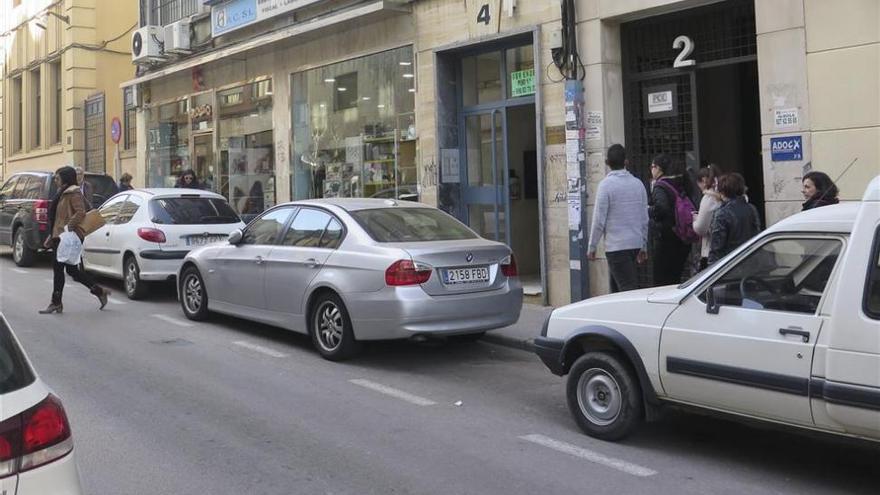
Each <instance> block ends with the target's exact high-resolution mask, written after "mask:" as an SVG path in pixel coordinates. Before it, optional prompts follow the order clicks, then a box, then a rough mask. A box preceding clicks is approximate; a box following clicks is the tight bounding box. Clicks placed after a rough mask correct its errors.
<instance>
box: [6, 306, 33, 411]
mask: <svg viewBox="0 0 880 495" xmlns="http://www.w3.org/2000/svg"><path fill="white" fill-rule="evenodd" d="M34 380H36V377H35V376H34V371H33V370H32V369H31V366H30V364H28V362H27V359H25V357H24V353H22V352H21V348H20V347H19V346H18V342H16V340H15V338H14V337H13V336H12V330H10V329H9V326H8V323H7V322H6V318H3V317H0V394H6V393H9V392H13V391H15V390H18V389H21V388H24V387H27V386H28V385H30V384H31V383H34Z"/></svg>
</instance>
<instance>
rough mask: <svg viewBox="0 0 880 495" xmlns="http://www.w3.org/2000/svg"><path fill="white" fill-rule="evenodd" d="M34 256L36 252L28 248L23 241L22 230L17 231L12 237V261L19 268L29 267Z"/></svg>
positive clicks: (32, 262)
mask: <svg viewBox="0 0 880 495" xmlns="http://www.w3.org/2000/svg"><path fill="white" fill-rule="evenodd" d="M36 256H37V253H36V251H34V250H33V249H31V248H29V247H28V246H27V242H25V240H24V229H21V228H19V229H17V230H16V231H15V234H14V235H13V237H12V261H14V262H15V264H16V265H18V266H21V267H25V266H31V265H33V264H34V258H35V257H36Z"/></svg>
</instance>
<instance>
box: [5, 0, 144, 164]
mask: <svg viewBox="0 0 880 495" xmlns="http://www.w3.org/2000/svg"><path fill="white" fill-rule="evenodd" d="M11 5H12V2H11V0H0V11H2V12H10V13H11V14H10V15H9V16H8V17H7V18H6V26H2V25H0V30H2V31H5V30H7V29H9V28H10V27H14V26H16V25H18V24H20V23H21V22H23V21H26V20H27V19H29V18H31V17H33V16H34V15H38V17H37V18H36V19H34V20H32V21H30V22H27V23H26V24H25V25H24V26H23V27H21V28H19V29H17V30H16V31H15V32H14V33H13V34H12V35H11V36H7V37H5V38H0V44H2V46H5V47H6V54H5V55H3V54H2V53H0V55H2V56H4V59H5V60H6V63H7V66H6V73H5V77H4V78H3V80H2V84H0V86H2V90H0V91H2V93H0V101H2V104H3V113H2V116H0V118H2V123H0V132H2V134H3V137H2V141H0V142H2V143H3V145H0V153H2V154H3V158H2V159H0V163H2V164H3V169H2V175H3V176H4V177H8V176H9V175H10V174H11V173H14V172H16V171H21V170H51V169H54V168H57V167H59V166H61V165H65V164H76V165H81V164H83V160H84V156H85V153H84V150H85V141H84V115H83V103H84V100H85V99H86V98H88V97H90V96H93V95H96V94H99V93H104V95H105V130H104V132H105V143H106V152H105V156H106V162H105V167H106V172H108V173H110V174H113V173H114V169H113V154H114V151H115V148H114V145H113V142H112V140H111V139H110V122H111V119H112V118H113V117H114V116H117V117H120V119H121V118H122V104H123V103H122V90H121V89H120V88H119V84H120V83H122V82H123V81H125V80H128V79H131V78H132V77H133V76H134V70H135V68H134V65H132V64H131V54H130V49H129V46H130V40H131V33H130V32H128V30H129V29H130V28H134V27H135V24H136V23H137V21H138V2H137V0H114V1H106V0H105V1H98V0H57V1H55V0H30V1H25V2H22V5H21V6H19V7H16V8H15V9H14V10H13V9H12V6H11ZM47 8H48V9H49V10H52V11H53V12H55V13H56V14H58V15H59V16H67V17H68V22H65V21H62V20H60V19H58V18H57V17H56V16H52V15H50V16H43V15H39V14H41V12H44V11H45V10H46V9H47ZM99 20H103V22H99ZM37 22H39V23H41V24H43V25H45V26H46V28H47V29H45V30H44V29H42V28H40V27H38V26H36V23H37ZM117 37H118V39H117V40H116V41H113V42H109V41H110V40H111V39H113V38H117ZM59 57H60V61H61V67H62V86H63V89H62V108H63V112H62V116H63V117H62V138H61V142H60V143H48V141H50V140H51V139H50V136H51V134H52V127H51V116H52V115H54V112H55V106H54V105H55V103H54V98H53V97H52V95H51V93H52V91H51V89H52V86H51V82H50V77H49V76H50V70H49V64H48V62H49V61H50V60H55V59H58V58H59ZM37 65H40V67H41V72H42V75H43V77H42V81H43V84H42V89H43V90H42V91H41V93H42V95H43V98H42V99H43V104H42V109H43V115H44V116H45V117H44V118H43V119H42V123H43V125H42V128H43V130H42V135H43V140H42V141H43V142H42V143H41V144H40V145H39V146H35V145H34V144H33V143H29V142H28V140H27V139H25V142H24V143H23V144H24V146H23V149H22V150H21V151H17V152H13V150H12V146H11V144H12V128H11V120H12V117H13V112H11V107H12V101H11V98H8V97H6V98H3V97H2V96H3V95H10V87H11V76H15V75H16V74H17V73H18V72H19V71H21V70H23V69H25V68H26V69H28V70H30V69H33V68H34V67H35V66H37ZM23 79H24V81H25V88H24V93H25V94H26V95H29V94H30V91H29V88H28V87H27V85H28V83H29V81H28V78H27V77H24V78H23ZM28 102H29V100H28V98H27V97H26V98H25V106H26V107H30V106H31V105H29V103H28ZM30 118H32V116H31V115H28V114H27V113H25V115H24V122H23V124H24V125H23V128H24V129H29V119H30Z"/></svg>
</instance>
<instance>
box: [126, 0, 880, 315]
mask: <svg viewBox="0 0 880 495" xmlns="http://www.w3.org/2000/svg"><path fill="white" fill-rule="evenodd" d="M566 3H567V6H566V8H563V5H564V4H566ZM878 4H880V2H877V1H876V0H843V1H841V2H834V5H835V6H834V7H833V8H832V7H831V6H829V3H828V2H824V1H822V0H780V1H774V2H763V1H756V0H724V1H705V0H674V1H671V0H665V1H663V0H628V1H604V0H577V1H574V2H561V1H557V0H540V1H538V0H533V1H524V0H464V1H462V0H416V1H402V0H401V1H390V0H325V1H319V0H299V1H289V0H287V1H281V0H261V1H257V0H222V1H221V0H218V1H210V0H206V1H195V0H180V1H165V0H163V1H156V0H142V1H141V9H140V12H141V19H140V26H141V27H140V31H141V33H142V34H141V42H140V43H141V45H142V46H141V49H142V52H140V53H141V55H136V57H139V58H138V66H139V74H138V76H137V77H135V78H132V79H131V80H129V81H127V82H126V83H125V84H124V85H123V86H124V87H126V88H132V89H131V90H130V91H131V92H132V93H133V94H134V95H136V96H135V98H134V100H133V106H134V107H135V108H136V110H134V112H133V113H134V118H135V119H136V121H137V122H138V126H137V129H138V131H137V136H136V141H137V147H138V153H137V174H136V176H137V177H140V178H142V180H143V183H144V184H146V185H149V186H164V185H172V184H173V183H174V182H175V181H176V177H177V176H178V175H179V174H180V172H182V171H183V170H187V169H193V170H194V171H195V172H196V174H197V175H198V177H199V178H200V179H201V180H202V182H203V184H204V185H205V187H208V188H211V189H214V190H216V191H218V192H221V193H222V194H224V195H226V197H227V198H229V200H230V203H231V204H232V205H233V207H234V208H236V210H237V211H239V212H240V213H242V214H249V215H254V214H258V213H259V212H261V211H263V210H265V209H266V208H268V207H270V206H272V205H274V204H276V203H278V202H282V201H287V200H291V199H304V198H315V197H348V196H352V197H385V198H398V199H414V200H419V201H422V202H425V203H428V204H432V205H436V206H438V207H440V208H442V209H444V210H445V211H447V212H449V213H450V214H452V215H455V216H456V217H458V218H459V219H461V220H462V221H464V222H465V223H467V224H468V225H470V226H471V227H472V228H473V229H474V230H476V231H477V232H479V233H480V234H481V235H483V236H485V237H487V238H492V239H497V240H499V241H501V242H505V243H507V244H509V245H510V246H511V247H512V248H513V249H514V252H515V253H516V255H517V258H518V264H519V268H520V272H521V276H522V278H523V281H524V285H525V286H526V293H527V294H528V297H529V298H530V300H531V301H532V302H538V303H547V304H552V305H561V304H565V303H568V302H570V301H571V300H573V299H581V298H583V297H588V296H590V295H596V294H601V293H605V292H607V290H608V275H607V267H606V264H605V261H604V260H603V259H601V253H600V259H599V260H597V261H594V262H589V263H588V262H587V261H586V259H585V257H584V255H583V247H582V246H583V244H584V242H585V237H586V236H585V234H584V233H585V232H588V231H589V221H590V215H591V206H592V198H593V194H594V192H595V187H596V185H597V184H598V182H599V181H600V180H601V179H602V177H604V175H605V172H606V171H605V166H604V160H603V158H604V154H605V151H606V150H607V148H608V146H610V145H611V144H613V143H623V144H624V145H625V146H626V147H627V151H628V155H629V159H630V164H631V166H630V169H631V170H632V172H633V173H634V174H636V175H637V176H638V177H640V178H641V179H643V181H644V182H645V185H646V187H650V180H649V179H650V173H649V166H650V161H651V158H652V156H653V155H654V154H656V153H660V152H664V153H669V154H671V155H672V156H673V158H674V159H675V160H678V161H679V162H680V163H682V164H684V165H686V166H687V168H688V169H689V170H690V171H691V172H692V173H693V172H695V171H696V169H698V168H699V167H701V166H703V165H705V164H707V163H716V164H718V165H719V166H721V168H722V169H724V170H725V171H728V172H740V173H742V174H743V175H744V176H745V177H746V179H747V182H748V185H749V196H750V199H751V201H752V202H753V203H755V204H756V206H758V208H759V210H760V211H761V213H762V215H763V216H764V218H765V220H766V223H768V224H771V223H773V222H775V221H777V220H778V219H780V218H783V217H784V216H787V215H789V214H791V213H793V212H795V211H798V210H799V209H800V203H801V202H802V199H801V196H800V181H801V177H802V176H803V174H804V173H805V172H806V171H809V170H810V169H818V170H823V171H826V172H828V173H829V175H831V176H832V177H834V178H837V176H839V175H840V174H841V173H843V172H844V170H845V169H846V168H847V166H848V165H849V164H850V163H851V162H852V160H853V159H855V158H857V160H856V162H855V164H854V165H853V166H852V167H851V168H849V170H848V171H847V172H846V173H845V174H843V175H842V177H841V178H840V181H839V185H840V187H841V190H842V198H843V199H857V198H858V197H860V195H861V193H862V190H861V187H862V185H863V184H865V183H867V179H868V178H869V177H871V176H873V175H876V174H877V173H880V170H878V164H880V161H878V160H880V148H878V147H880V124H878V122H880V100H878V98H880V96H878V95H880V88H878V79H880V67H878V63H880V52H878V50H880V47H878V42H880V40H878V32H880V26H878V19H880V12H878ZM840 26H848V28H847V29H840ZM159 32H161V33H162V34H161V35H159V34H158V33H159ZM575 37H576V42H575ZM144 40H148V41H144ZM159 41H161V43H159ZM842 74H845V75H846V77H841V75H842ZM647 271H648V270H645V272H646V274H647ZM644 283H645V284H649V283H650V279H649V278H648V277H647V275H645V280H644Z"/></svg>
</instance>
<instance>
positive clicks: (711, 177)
mask: <svg viewBox="0 0 880 495" xmlns="http://www.w3.org/2000/svg"><path fill="white" fill-rule="evenodd" d="M720 176H721V170H720V169H719V168H718V166H717V165H714V164H710V165H709V166H707V167H703V168H701V169H700V170H699V171H698V172H697V181H698V185H699V186H700V190H701V191H703V197H702V199H700V207H699V210H698V211H697V213H695V214H694V232H696V233H697V234H699V235H700V237H701V239H702V240H701V241H700V242H701V246H700V270H705V269H706V267H707V266H709V248H710V247H711V243H712V218H713V217H714V216H715V210H717V209H718V207H719V206H721V194H720V193H718V189H717V182H718V178H719V177H720Z"/></svg>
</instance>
